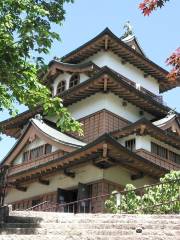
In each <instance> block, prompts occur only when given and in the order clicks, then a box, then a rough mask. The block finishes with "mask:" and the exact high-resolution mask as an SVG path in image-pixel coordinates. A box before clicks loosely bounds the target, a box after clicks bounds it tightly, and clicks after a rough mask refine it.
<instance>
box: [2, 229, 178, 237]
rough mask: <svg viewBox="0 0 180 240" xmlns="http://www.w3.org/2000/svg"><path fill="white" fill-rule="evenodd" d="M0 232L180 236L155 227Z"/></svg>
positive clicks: (11, 230) (8, 233)
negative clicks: (137, 230) (140, 230)
mask: <svg viewBox="0 0 180 240" xmlns="http://www.w3.org/2000/svg"><path fill="white" fill-rule="evenodd" d="M0 233H1V234H2V235H5V234H7V235H10V234H17V235H30V234H36V235H52V234H53V235H62V236H64V235H67V234H68V235H71V236H79V235H82V236H86V235H92V236H99V235H102V236H103V235H105V236H114V237H115V236H121V235H126V236H127V235H129V236H131V235H142V234H143V235H151V236H152V235H154V236H162V235H164V236H180V230H164V229H161V230H156V229H151V230H150V229H142V233H137V232H136V230H135V229H134V230H132V229H127V230H125V229H123V230H122V229H78V228H73V227H69V228H65V229H58V228H7V229H0Z"/></svg>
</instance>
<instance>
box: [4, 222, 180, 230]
mask: <svg viewBox="0 0 180 240" xmlns="http://www.w3.org/2000/svg"><path fill="white" fill-rule="evenodd" d="M138 227H141V228H142V229H157V230H161V229H164V230H166V229H167V230H169V229H170V230H179V229H180V222H179V224H178V223H177V224H169V223H168V224H148V223H138V224H137V223H98V224H97V223H95V222H93V223H81V224H77V223H73V224H71V225H70V224H67V223H44V222H42V223H17V222H16V223H4V224H0V228H4V229H5V228H51V229H52V228H54V229H56V228H58V229H69V228H75V229H76V228H79V229H125V230H126V229H132V230H134V229H136V228H138Z"/></svg>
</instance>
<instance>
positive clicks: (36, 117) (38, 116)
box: [34, 114, 43, 123]
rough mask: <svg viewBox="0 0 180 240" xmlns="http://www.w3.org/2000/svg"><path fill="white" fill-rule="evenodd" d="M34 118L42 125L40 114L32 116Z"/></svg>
mask: <svg viewBox="0 0 180 240" xmlns="http://www.w3.org/2000/svg"><path fill="white" fill-rule="evenodd" d="M34 118H35V119H36V120H39V121H40V122H42V123H43V117H42V115H41V114H36V115H35V116H34Z"/></svg>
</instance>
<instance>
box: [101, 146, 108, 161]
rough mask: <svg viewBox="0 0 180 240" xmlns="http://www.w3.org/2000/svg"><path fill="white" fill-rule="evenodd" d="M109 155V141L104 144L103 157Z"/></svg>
mask: <svg viewBox="0 0 180 240" xmlns="http://www.w3.org/2000/svg"><path fill="white" fill-rule="evenodd" d="M107 155H108V147H107V143H104V144H103V154H102V156H103V158H107Z"/></svg>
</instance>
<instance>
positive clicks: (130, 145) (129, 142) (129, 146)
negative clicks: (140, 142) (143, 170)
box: [125, 138, 136, 151]
mask: <svg viewBox="0 0 180 240" xmlns="http://www.w3.org/2000/svg"><path fill="white" fill-rule="evenodd" d="M125 147H126V148H127V149H129V150H130V151H134V150H135V147H136V139H135V138H134V139H131V140H127V141H126V142H125Z"/></svg>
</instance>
